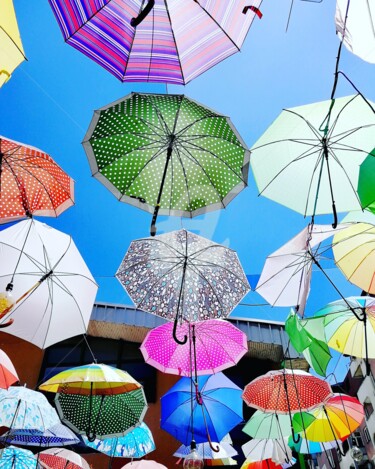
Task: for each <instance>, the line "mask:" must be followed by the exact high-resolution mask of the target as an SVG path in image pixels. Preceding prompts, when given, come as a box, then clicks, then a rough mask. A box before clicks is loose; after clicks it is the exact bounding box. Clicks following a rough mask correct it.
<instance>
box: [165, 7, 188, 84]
mask: <svg viewBox="0 0 375 469" xmlns="http://www.w3.org/2000/svg"><path fill="white" fill-rule="evenodd" d="M164 6H165V11H166V13H167V15H168V19H169V24H170V28H171V29H170V31H171V34H172V36H173V42H174V45H175V47H176V56H177V58H178V63H179V64H180V72H181V78H182V81H183V83H184V84H185V76H184V71H183V68H182V64H181V57H180V53H179V51H178V46H177V41H176V36H175V33H174V30H173V28H172V18H171V15H170V14H169V8H168V5H167V2H166V0H164Z"/></svg>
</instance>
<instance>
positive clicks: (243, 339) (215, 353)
mask: <svg viewBox="0 0 375 469" xmlns="http://www.w3.org/2000/svg"><path fill="white" fill-rule="evenodd" d="M172 328H173V324H171V323H166V324H162V325H161V326H158V327H156V328H154V329H152V330H151V331H150V332H149V333H148V334H147V336H146V338H145V339H144V341H143V343H142V345H141V352H142V354H143V357H144V359H145V361H146V363H149V364H150V365H152V366H154V367H155V368H157V369H158V370H160V371H162V372H163V373H171V374H176V375H177V374H178V375H183V376H194V374H195V372H196V374H197V375H205V374H206V375H207V374H212V373H218V372H219V371H222V370H224V369H225V368H229V367H231V366H234V365H235V364H236V363H237V362H238V361H239V360H240V358H241V357H242V356H243V355H245V353H246V352H247V349H248V347H247V336H246V334H244V333H243V332H242V331H241V330H240V329H238V328H237V327H235V326H234V325H233V324H231V323H229V322H227V321H225V320H221V319H208V320H207V321H200V322H196V323H183V324H181V325H178V326H177V331H176V332H177V337H183V336H184V335H186V336H187V337H188V338H189V340H188V342H187V343H185V344H183V345H180V344H178V343H176V341H174V340H173V339H172ZM192 348H193V349H194V351H192ZM193 355H195V360H194V359H193V358H194V357H193ZM195 365H196V367H195Z"/></svg>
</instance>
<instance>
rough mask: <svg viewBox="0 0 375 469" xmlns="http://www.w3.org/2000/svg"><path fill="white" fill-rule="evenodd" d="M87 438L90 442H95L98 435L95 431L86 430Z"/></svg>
mask: <svg viewBox="0 0 375 469" xmlns="http://www.w3.org/2000/svg"><path fill="white" fill-rule="evenodd" d="M86 436H87V439H88V440H89V442H90V443H93V442H94V441H95V440H96V435H95V433H94V432H90V431H88V432H86Z"/></svg>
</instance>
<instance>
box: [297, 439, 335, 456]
mask: <svg viewBox="0 0 375 469" xmlns="http://www.w3.org/2000/svg"><path fill="white" fill-rule="evenodd" d="M288 444H289V446H290V447H291V448H293V449H295V450H296V451H297V453H302V454H316V453H325V452H326V451H328V450H330V449H336V448H337V442H336V441H328V442H326V443H323V442H317V441H309V440H305V438H300V440H299V441H298V443H294V441H293V440H292V438H290V439H289V442H288Z"/></svg>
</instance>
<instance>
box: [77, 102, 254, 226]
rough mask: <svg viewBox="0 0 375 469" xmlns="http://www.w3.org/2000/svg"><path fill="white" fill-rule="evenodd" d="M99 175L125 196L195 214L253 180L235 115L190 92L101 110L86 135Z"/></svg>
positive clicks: (154, 209)
mask: <svg viewBox="0 0 375 469" xmlns="http://www.w3.org/2000/svg"><path fill="white" fill-rule="evenodd" d="M83 146H84V148H85V151H86V153H87V156H88V159H89V163H90V167H91V171H92V173H93V176H94V177H96V178H97V179H99V180H100V181H101V182H102V183H103V184H104V185H105V186H106V187H107V188H108V189H109V190H110V191H111V192H112V193H113V194H114V195H115V196H116V198H117V199H118V200H120V201H123V202H126V203H129V204H131V205H135V206H136V207H138V208H140V209H142V210H146V211H148V212H150V213H153V223H152V226H151V234H155V232H156V227H155V221H156V217H157V215H158V213H159V214H162V215H175V216H184V217H193V216H196V215H201V214H202V213H206V212H208V211H212V210H218V209H221V208H224V207H226V206H227V205H228V203H229V202H230V201H231V200H232V199H233V198H234V197H235V196H236V195H237V194H238V193H239V192H240V191H241V190H242V189H243V188H244V187H245V186H246V184H247V176H248V165H249V151H248V150H247V148H246V145H245V143H244V141H243V140H242V138H241V137H240V135H239V134H238V132H237V131H236V129H235V128H234V126H233V125H232V123H231V122H230V120H229V118H228V117H225V116H223V115H221V114H218V113H217V112H216V111H212V110H210V109H208V108H206V107H204V106H202V105H201V104H199V103H196V102H195V101H192V100H190V99H189V98H187V97H186V96H184V95H165V94H162V95H157V94H140V93H131V94H130V95H128V96H126V97H125V98H123V99H121V100H119V101H116V102H115V103H112V104H109V105H107V106H104V107H102V108H100V109H99V110H97V111H95V114H94V117H93V119H92V121H91V124H90V127H89V129H88V131H87V133H86V136H85V138H84V141H83Z"/></svg>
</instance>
